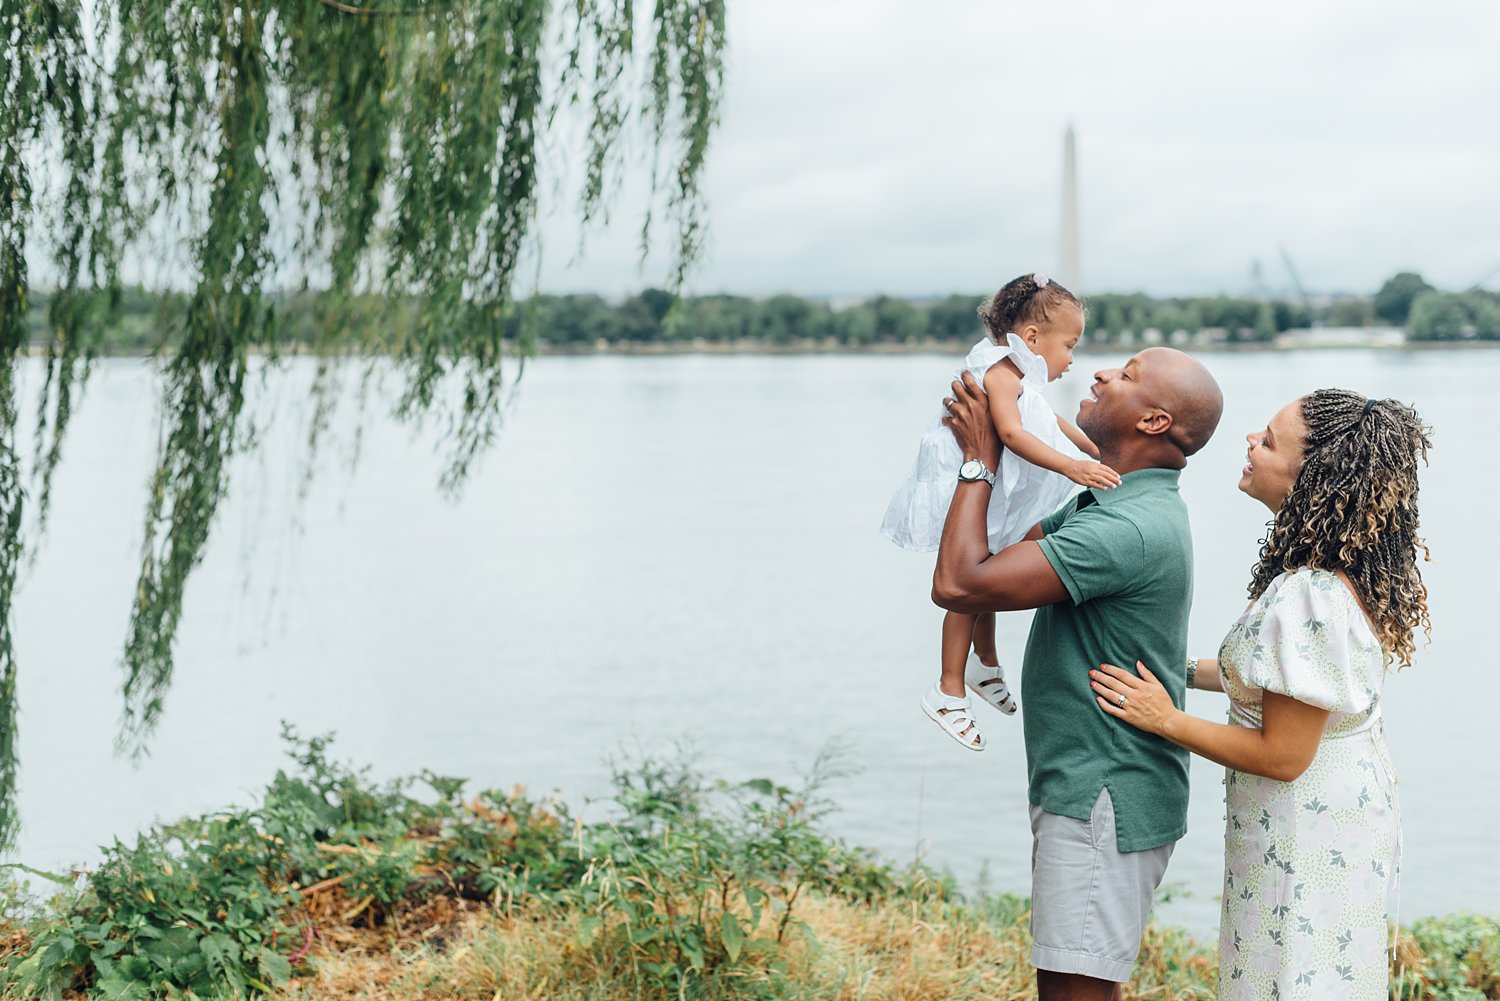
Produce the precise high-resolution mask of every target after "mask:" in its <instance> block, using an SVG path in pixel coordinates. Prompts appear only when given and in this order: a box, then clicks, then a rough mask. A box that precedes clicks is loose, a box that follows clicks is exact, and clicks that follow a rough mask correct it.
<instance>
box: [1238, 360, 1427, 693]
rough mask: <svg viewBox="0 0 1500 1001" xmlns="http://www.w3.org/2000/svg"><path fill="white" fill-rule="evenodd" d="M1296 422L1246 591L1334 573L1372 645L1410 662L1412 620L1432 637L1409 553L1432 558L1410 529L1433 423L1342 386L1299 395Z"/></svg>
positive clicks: (1414, 529)
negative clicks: (1297, 451) (1361, 615)
mask: <svg viewBox="0 0 1500 1001" xmlns="http://www.w3.org/2000/svg"><path fill="white" fill-rule="evenodd" d="M1302 420H1303V422H1304V423H1305V424H1306V425H1307V441H1306V443H1305V446H1304V450H1303V458H1302V469H1301V470H1300V471H1299V472H1298V473H1297V480H1296V482H1295V483H1294V484H1293V485H1292V489H1291V492H1290V493H1289V494H1287V497H1286V500H1285V501H1284V502H1283V503H1282V505H1281V510H1280V511H1279V512H1278V513H1277V515H1276V518H1275V520H1274V521H1273V522H1272V523H1271V530H1270V532H1269V534H1268V535H1267V537H1266V541H1265V544H1264V545H1263V546H1261V550H1260V562H1259V563H1258V564H1257V565H1256V567H1255V569H1254V571H1252V573H1251V576H1250V597H1251V598H1252V599H1254V598H1258V597H1260V596H1261V595H1262V594H1264V593H1265V590H1266V588H1267V587H1268V586H1269V585H1270V583H1271V581H1272V580H1274V579H1275V578H1276V577H1277V576H1278V575H1280V574H1281V573H1282V572H1284V571H1288V570H1296V569H1298V568H1299V567H1312V568H1314V569H1319V570H1343V571H1344V572H1345V573H1346V574H1348V575H1349V581H1350V583H1352V584H1353V585H1354V589H1355V591H1356V592H1357V593H1358V594H1359V597H1360V598H1361V599H1362V600H1363V601H1364V604H1365V608H1366V609H1367V610H1368V611H1369V613H1370V618H1371V619H1372V620H1373V621H1374V623H1375V631H1376V634H1377V635H1378V637H1379V639H1380V642H1381V644H1382V645H1383V646H1384V647H1385V648H1386V650H1388V651H1389V652H1390V654H1391V656H1392V657H1393V658H1394V659H1395V660H1396V661H1397V663H1398V664H1399V666H1400V667H1410V666H1411V658H1412V653H1413V652H1414V650H1415V643H1414V642H1413V636H1414V634H1415V633H1416V629H1417V627H1418V626H1421V627H1422V630H1423V632H1424V633H1425V634H1426V635H1427V637H1428V639H1429V640H1430V639H1431V638H1432V620H1431V618H1430V617H1429V616H1428V613H1427V586H1426V585H1425V584H1423V583H1422V574H1421V572H1420V571H1419V570H1418V569H1417V550H1419V549H1420V550H1421V551H1422V555H1423V558H1424V559H1431V558H1432V556H1431V553H1429V552H1428V549H1427V545H1426V543H1424V542H1423V541H1422V539H1421V537H1420V536H1419V535H1418V534H1417V528H1418V525H1417V460H1418V459H1419V458H1420V459H1422V460H1424V461H1425V460H1426V458H1427V450H1428V449H1429V448H1431V447H1432V441H1431V434H1432V429H1431V428H1430V427H1428V426H1427V425H1426V424H1423V423H1422V419H1421V418H1420V417H1419V416H1418V415H1417V412H1416V411H1415V410H1414V409H1412V408H1411V407H1409V406H1406V405H1405V404H1403V403H1400V402H1398V401H1396V400H1367V399H1365V397H1363V396H1361V395H1359V394H1358V393H1351V392H1349V391H1348V390H1344V389H1320V390H1318V391H1317V392H1315V393H1310V394H1308V395H1307V396H1305V397H1303V398H1302Z"/></svg>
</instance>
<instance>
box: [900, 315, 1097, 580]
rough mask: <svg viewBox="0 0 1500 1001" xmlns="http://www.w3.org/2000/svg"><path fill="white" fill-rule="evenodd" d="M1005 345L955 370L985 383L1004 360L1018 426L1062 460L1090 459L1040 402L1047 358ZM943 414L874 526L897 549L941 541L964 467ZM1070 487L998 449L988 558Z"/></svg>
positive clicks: (984, 350)
mask: <svg viewBox="0 0 1500 1001" xmlns="http://www.w3.org/2000/svg"><path fill="white" fill-rule="evenodd" d="M1005 340H1006V343H1005V344H1004V345H1003V346H1002V345H999V344H996V343H994V342H993V341H991V340H990V339H989V338H985V339H984V340H982V341H980V342H979V343H978V344H976V345H974V347H973V348H971V349H970V350H969V355H968V357H967V358H965V359H964V367H963V369H961V370H960V371H964V370H967V371H969V372H972V373H973V374H974V378H975V379H977V380H978V381H979V382H980V383H981V384H983V382H984V374H985V373H986V372H988V371H989V370H990V368H991V367H992V366H994V365H995V364H996V363H998V362H1000V361H1002V360H1003V359H1005V358H1010V359H1011V360H1012V361H1014V362H1015V365H1016V367H1017V368H1018V369H1020V370H1021V396H1020V398H1019V399H1017V400H1016V406H1017V407H1018V408H1019V409H1020V411H1021V426H1022V427H1024V428H1025V429H1026V430H1027V431H1030V432H1031V433H1032V434H1034V435H1036V436H1037V438H1039V439H1041V441H1042V442H1043V443H1044V444H1046V445H1050V446H1051V447H1052V448H1055V449H1057V450H1058V451H1059V452H1061V453H1063V454H1064V455H1066V456H1069V457H1072V458H1077V459H1086V458H1088V456H1086V455H1084V454H1083V453H1082V452H1081V451H1079V449H1078V447H1077V446H1076V445H1074V444H1073V442H1072V441H1070V440H1069V439H1068V436H1067V435H1065V434H1063V432H1062V428H1060V427H1058V425H1057V414H1056V413H1055V412H1054V411H1053V410H1052V408H1051V407H1050V406H1049V405H1048V404H1047V401H1046V400H1045V399H1043V398H1042V392H1041V390H1042V387H1043V386H1045V385H1047V362H1046V360H1045V359H1043V358H1041V357H1039V356H1037V355H1036V354H1034V353H1032V351H1031V349H1030V348H1029V347H1027V346H1026V342H1025V341H1023V340H1021V338H1019V337H1017V336H1016V335H1015V334H1006V335H1005ZM956 377H957V375H955V378H956ZM943 416H944V415H943V413H942V412H939V413H938V416H937V418H936V419H935V420H934V421H933V424H932V427H931V429H930V430H929V431H928V432H927V433H926V434H925V435H923V436H922V443H921V445H919V446H918V448H917V458H916V461H915V462H913V463H912V466H911V470H910V471H909V472H908V473H907V474H906V479H905V480H904V481H903V482H902V484H901V486H900V487H899V488H898V489H897V490H896V495H895V496H894V497H892V498H891V503H890V505H889V506H888V507H887V508H886V511H885V521H883V522H882V523H881V525H880V532H881V534H882V535H884V536H885V537H886V538H887V539H890V540H891V541H892V542H894V543H895V544H896V545H898V546H900V547H901V548H903V549H910V550H913V551H916V552H932V551H933V550H935V549H937V547H938V541H939V540H940V539H941V538H942V536H943V522H944V521H945V520H946V519H947V517H948V505H949V504H950V503H952V501H953V490H954V488H955V487H956V486H957V484H958V467H959V466H961V465H962V464H963V454H962V453H961V452H960V451H959V448H958V442H956V441H954V439H953V432H952V431H950V430H948V428H947V427H946V426H944V425H943V423H942V419H943ZM1076 489H1077V484H1075V483H1074V482H1073V481H1072V480H1070V479H1068V478H1067V477H1066V476H1063V475H1062V474H1061V473H1054V472H1053V471H1052V470H1050V469H1043V468H1041V467H1040V466H1034V465H1032V464H1031V463H1029V462H1027V461H1026V460H1024V459H1022V458H1020V457H1019V456H1017V455H1015V454H1014V453H1012V452H1011V451H1010V449H1004V450H1002V451H1001V453H1000V468H999V470H997V471H996V476H995V488H994V490H993V491H991V493H990V507H989V512H988V516H987V518H986V522H987V525H986V527H987V529H988V534H989V547H990V552H992V553H998V552H999V551H1000V550H1002V549H1004V548H1005V547H1006V546H1009V545H1011V544H1012V543H1015V542H1019V541H1020V540H1021V538H1022V537H1024V536H1025V535H1026V533H1027V532H1028V531H1030V530H1031V527H1032V526H1033V525H1035V524H1036V523H1037V522H1039V521H1041V520H1042V519H1043V518H1044V517H1046V516H1047V515H1049V514H1051V513H1052V512H1053V511H1056V510H1057V509H1058V507H1059V506H1061V504H1062V502H1063V501H1065V500H1067V499H1068V495H1069V494H1071V493H1072V492H1073V491H1074V490H1076Z"/></svg>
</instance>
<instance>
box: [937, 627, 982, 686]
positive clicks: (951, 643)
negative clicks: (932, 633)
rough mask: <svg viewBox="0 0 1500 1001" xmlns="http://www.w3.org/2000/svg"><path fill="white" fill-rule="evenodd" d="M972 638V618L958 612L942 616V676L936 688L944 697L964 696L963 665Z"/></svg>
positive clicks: (967, 657) (966, 659) (966, 658)
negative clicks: (939, 689)
mask: <svg viewBox="0 0 1500 1001" xmlns="http://www.w3.org/2000/svg"><path fill="white" fill-rule="evenodd" d="M991 618H993V616H991ZM973 638H974V616H972V615H963V614H961V613H959V612H949V613H948V614H947V615H944V616H943V661H942V664H943V674H942V678H941V680H940V681H939V682H938V687H939V688H941V689H942V690H943V693H944V694H945V695H952V696H953V697H955V698H962V697H963V696H964V694H965V692H964V664H965V663H967V661H968V659H969V642H970V641H971V640H972V639H973Z"/></svg>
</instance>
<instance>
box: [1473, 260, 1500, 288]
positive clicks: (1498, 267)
mask: <svg viewBox="0 0 1500 1001" xmlns="http://www.w3.org/2000/svg"><path fill="white" fill-rule="evenodd" d="M1496 275H1500V264H1497V265H1495V267H1494V270H1492V271H1491V272H1490V273H1489V274H1487V275H1485V276H1484V277H1483V278H1481V279H1479V281H1477V282H1475V283H1474V284H1473V285H1470V286H1469V288H1468V291H1470V292H1478V291H1479V290H1480V289H1482V288H1484V283H1485V282H1487V281H1489V280H1490V279H1491V278H1494V277H1495V276H1496Z"/></svg>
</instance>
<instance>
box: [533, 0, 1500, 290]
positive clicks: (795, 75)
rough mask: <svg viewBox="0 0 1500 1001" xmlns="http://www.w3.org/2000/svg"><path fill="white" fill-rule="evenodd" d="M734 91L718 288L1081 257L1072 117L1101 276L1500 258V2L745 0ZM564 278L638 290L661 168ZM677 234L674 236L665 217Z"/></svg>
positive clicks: (1355, 282) (1128, 284)
mask: <svg viewBox="0 0 1500 1001" xmlns="http://www.w3.org/2000/svg"><path fill="white" fill-rule="evenodd" d="M729 27H730V38H729V44H730V53H729V83H728V94H727V99H726V102H725V106H724V116H723V124H722V126H721V129H720V131H719V133H718V135H717V137H716V141H715V144H714V146H713V149H712V153H711V159H710V164H709V169H708V176H707V190H708V194H709V198H710V226H711V232H712V240H711V243H710V247H709V253H708V255H707V257H706V259H705V260H704V262H703V263H702V265H701V266H700V267H699V268H698V269H697V270H696V271H695V273H694V274H693V276H692V279H691V285H692V287H693V288H695V289H700V290H705V291H706V290H729V291H737V292H746V293H770V292H776V291H782V290H789V291H795V292H802V293H817V292H827V293H833V294H843V295H863V294H871V293H875V292H893V293H903V294H930V293H942V292H948V291H958V290H964V291H979V290H983V289H987V288H989V287H991V286H994V285H996V284H998V283H999V282H1002V281H1004V280H1006V279H1008V278H1009V277H1011V276H1012V275H1014V274H1015V273H1018V272H1020V271H1023V270H1027V269H1030V268H1033V267H1043V268H1050V267H1053V266H1055V265H1054V262H1055V259H1056V254H1057V226H1058V218H1059V215H1060V207H1059V199H1060V186H1061V177H1060V175H1061V158H1062V134H1063V130H1064V128H1065V126H1066V124H1067V123H1068V121H1070V120H1071V121H1072V122H1073V123H1074V124H1075V126H1076V128H1077V130H1078V142H1079V174H1080V200H1081V219H1082V231H1083V232H1082V235H1083V240H1082V243H1083V270H1084V283H1083V284H1084V290H1085V291H1103V290H1129V289H1137V288H1140V289H1144V290H1146V291H1150V292H1154V293H1158V294H1168V293H1211V292H1217V291H1229V292H1236V291H1240V290H1242V289H1244V288H1245V287H1246V286H1247V284H1248V281H1249V271H1250V265H1251V261H1252V260H1253V259H1256V258H1259V259H1260V260H1261V261H1262V263H1263V266H1264V268H1265V271H1266V274H1267V279H1268V282H1270V283H1271V284H1273V285H1284V284H1285V283H1286V279H1285V278H1284V269H1283V268H1282V267H1281V264H1280V261H1279V256H1278V247H1279V246H1281V245H1285V246H1286V247H1287V248H1288V249H1289V250H1290V251H1291V253H1292V255H1293V258H1294V259H1295V261H1296V263H1297V266H1298V268H1299V270H1300V271H1301V272H1302V276H1303V279H1304V281H1306V282H1307V283H1308V284H1309V285H1311V286H1314V287H1317V288H1320V289H1328V290H1339V289H1347V290H1371V289H1373V288H1374V287H1376V286H1377V285H1378V284H1379V283H1380V281H1381V280H1383V279H1384V278H1385V277H1387V276H1388V275H1390V274H1391V273H1393V272H1394V271H1396V270H1399V269H1402V268H1408V267H1415V268H1418V269H1420V270H1422V271H1423V272H1424V273H1425V274H1427V275H1428V277H1429V279H1430V280H1433V281H1435V282H1436V283H1438V284H1440V285H1448V286H1461V285H1466V284H1468V283H1470V282H1472V281H1474V280H1476V279H1478V278H1479V277H1481V276H1482V275H1484V274H1485V273H1486V272H1488V271H1489V270H1490V269H1492V268H1493V267H1495V266H1496V265H1500V197H1497V195H1500V191H1497V186H1500V184H1497V182H1500V132H1497V130H1495V129H1493V128H1492V127H1491V124H1490V123H1491V120H1492V118H1493V116H1494V109H1495V104H1496V99H1497V98H1500V60H1495V59H1494V58H1493V52H1494V45H1495V39H1496V38H1497V37H1500V5H1497V4H1493V3H1477V4H1476V3H1472V2H1470V3H1459V2H1449V0H1443V2H1439V3H1434V4H1427V5H1423V6H1421V7H1417V6H1415V5H1411V4H1406V3H1393V2H1384V0H1382V2H1378V3H1361V4H1354V3H1328V4H1321V5H1307V4H1300V3H1293V2H1288V0H1272V2H1264V3H1260V4H1257V5H1254V6H1250V5H1236V6H1233V7H1230V6H1226V5H1221V4H1203V3H1198V2H1183V0H1173V2H1157V3H1150V4H1141V3H1129V4H1125V3H1118V2H1113V0H1109V2H1106V0H1065V2H1054V3H1048V4H1025V5H1022V4H1013V3H996V2H994V0H943V2H935V3H929V4H926V5H923V6H922V7H920V8H919V7H918V6H917V5H914V4H911V3H907V2H898V0H865V2H858V3H855V2H805V0H804V2H798V0H739V2H731V5H730V25H729ZM623 194H624V197H623V200H622V202H621V203H620V205H619V207H618V208H617V210H616V212H615V214H614V219H615V225H614V227H613V228H612V229H611V231H609V232H607V233H605V234H602V235H599V236H596V237H594V238H592V239H591V241H590V243H589V250H588V252H587V253H586V254H585V255H584V257H583V258H582V259H581V260H579V261H576V262H574V263H572V264H571V266H570V265H569V262H570V260H571V259H572V257H573V255H572V253H571V251H572V248H573V245H574V242H575V239H574V235H573V233H572V228H573V225H574V222H573V218H572V216H571V213H570V212H569V211H568V210H567V209H566V208H558V209H555V210H554V211H553V212H552V213H550V214H549V217H548V219H547V220H546V222H545V223H544V227H543V237H544V245H545V246H546V247H547V252H546V258H545V263H544V267H543V271H542V284H543V287H545V288H554V289H599V290H603V291H609V292H618V291H622V290H625V289H631V288H637V287H639V286H641V285H643V284H648V283H652V282H659V281H660V280H661V277H662V276H663V275H664V274H665V264H664V261H663V260H662V259H661V258H660V257H659V256H657V257H653V259H652V260H651V261H649V262H648V263H647V265H646V267H645V269H644V270H641V269H639V268H638V267H637V237H638V233H637V225H636V222H637V219H638V212H639V206H640V204H641V189H640V185H639V184H636V183H630V184H627V187H626V190H625V192H624V193H623ZM660 235H661V236H662V237H666V236H668V235H669V234H668V233H667V232H666V230H662V231H661V234H660Z"/></svg>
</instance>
